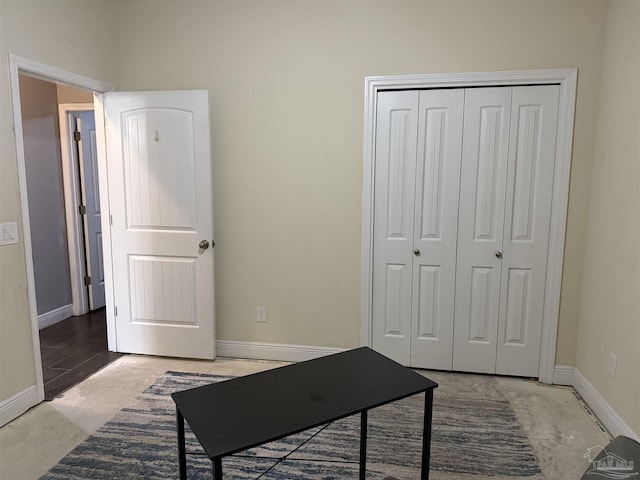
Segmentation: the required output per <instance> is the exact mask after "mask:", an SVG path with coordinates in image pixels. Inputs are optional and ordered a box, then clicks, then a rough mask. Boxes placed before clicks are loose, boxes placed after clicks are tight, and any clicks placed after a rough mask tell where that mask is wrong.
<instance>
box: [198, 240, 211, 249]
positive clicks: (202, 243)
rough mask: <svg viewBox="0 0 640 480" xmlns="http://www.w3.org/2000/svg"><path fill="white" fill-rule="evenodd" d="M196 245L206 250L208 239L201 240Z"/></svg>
mask: <svg viewBox="0 0 640 480" xmlns="http://www.w3.org/2000/svg"><path fill="white" fill-rule="evenodd" d="M198 246H199V247H200V248H201V249H202V250H206V249H207V248H209V241H208V240H202V241H201V242H200V243H199V244H198Z"/></svg>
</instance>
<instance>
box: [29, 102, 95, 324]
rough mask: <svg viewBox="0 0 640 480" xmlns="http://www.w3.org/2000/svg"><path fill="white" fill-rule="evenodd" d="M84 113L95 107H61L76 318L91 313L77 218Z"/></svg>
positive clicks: (82, 240)
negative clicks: (79, 116) (77, 134)
mask: <svg viewBox="0 0 640 480" xmlns="http://www.w3.org/2000/svg"><path fill="white" fill-rule="evenodd" d="M85 111H93V103H63V104H60V105H58V117H59V122H60V146H61V147H62V148H61V153H62V178H63V186H64V205H65V214H66V219H67V246H68V247H69V270H70V273H71V298H72V299H73V314H74V315H83V314H85V313H87V312H88V311H89V294H88V292H87V288H86V286H85V285H84V282H83V279H84V276H85V275H86V261H85V248H84V237H83V226H82V222H80V216H79V215H78V206H79V205H81V204H82V194H81V191H80V172H79V165H78V154H77V150H76V145H75V141H74V140H73V133H72V132H74V131H75V125H74V124H73V112H85ZM40 328H42V327H40Z"/></svg>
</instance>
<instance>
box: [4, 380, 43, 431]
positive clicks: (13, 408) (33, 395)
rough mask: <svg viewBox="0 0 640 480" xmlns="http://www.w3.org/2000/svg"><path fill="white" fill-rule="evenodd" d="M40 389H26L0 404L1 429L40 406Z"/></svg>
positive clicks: (32, 386)
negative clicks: (35, 406)
mask: <svg viewBox="0 0 640 480" xmlns="http://www.w3.org/2000/svg"><path fill="white" fill-rule="evenodd" d="M39 402H40V400H38V389H37V388H36V386H35V385H31V386H30V387H28V388H25V389H24V390H22V391H21V392H18V393H16V394H15V395H14V396H12V397H9V398H7V399H6V400H3V401H2V402H0V427H2V426H4V425H6V424H7V423H9V422H10V421H11V420H13V419H14V418H17V417H19V416H20V415H22V414H23V413H24V412H26V411H27V410H29V409H30V408H31V407H33V406H34V405H36V404H38V403H39Z"/></svg>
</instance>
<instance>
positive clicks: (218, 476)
mask: <svg viewBox="0 0 640 480" xmlns="http://www.w3.org/2000/svg"><path fill="white" fill-rule="evenodd" d="M213 480H222V458H220V457H218V458H214V459H213Z"/></svg>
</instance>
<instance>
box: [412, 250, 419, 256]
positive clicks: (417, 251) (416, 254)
mask: <svg viewBox="0 0 640 480" xmlns="http://www.w3.org/2000/svg"><path fill="white" fill-rule="evenodd" d="M413 254H414V255H415V256H416V257H419V256H420V250H418V249H417V248H416V249H415V250H414V251H413Z"/></svg>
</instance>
